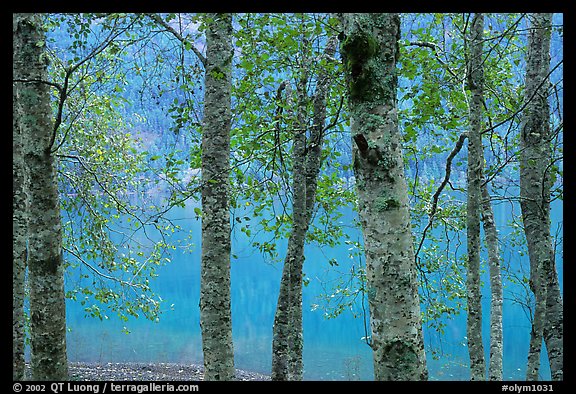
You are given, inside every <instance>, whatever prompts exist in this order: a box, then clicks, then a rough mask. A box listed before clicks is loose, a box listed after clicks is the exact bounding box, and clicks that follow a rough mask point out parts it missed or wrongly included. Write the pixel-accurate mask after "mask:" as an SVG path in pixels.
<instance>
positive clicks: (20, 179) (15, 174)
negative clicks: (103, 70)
mask: <svg viewBox="0 0 576 394" xmlns="http://www.w3.org/2000/svg"><path fill="white" fill-rule="evenodd" d="M17 20H18V16H17V15H14V19H13V29H14V32H16V29H17V23H16V22H17ZM16 43H17V42H14V44H15V45H14V53H15V54H16V50H17V48H16ZM18 44H20V43H18ZM17 74H18V69H17V67H16V62H14V63H13V75H14V76H16V75H17ZM17 86H18V84H17V83H15V84H13V85H12V100H13V101H12V379H13V380H23V379H24V370H25V365H24V347H25V346H24V340H25V332H24V324H25V315H24V297H25V292H24V287H25V286H24V280H25V274H26V239H27V224H26V212H27V200H28V197H27V195H26V194H27V192H26V189H27V184H26V182H27V176H26V168H25V164H24V158H23V153H22V134H21V132H20V126H19V124H18V122H19V116H20V115H19V113H18V108H17V96H18V93H17V91H16V90H17V89H18V87H17Z"/></svg>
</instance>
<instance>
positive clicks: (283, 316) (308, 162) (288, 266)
mask: <svg viewBox="0 0 576 394" xmlns="http://www.w3.org/2000/svg"><path fill="white" fill-rule="evenodd" d="M336 43H337V41H336V39H335V38H331V39H330V40H329V41H328V43H327V46H326V49H325V55H326V56H327V57H328V58H331V57H333V56H334V53H335V51H336ZM308 74H309V71H308V70H301V76H300V78H299V81H298V84H297V90H296V91H297V98H298V100H297V101H298V104H297V114H296V127H295V129H294V136H293V142H294V145H293V163H294V164H293V169H292V173H293V179H292V215H293V222H292V232H291V233H290V237H289V239H288V249H287V252H286V258H285V260H284V268H283V270H282V278H281V282H280V291H279V294H278V303H277V307H276V313H275V316H274V327H273V340H272V380H302V377H303V360H302V350H303V331H302V269H303V265H304V260H305V257H304V245H305V242H306V233H307V231H308V228H309V226H310V222H311V220H312V213H313V210H314V203H315V198H316V187H317V179H318V173H319V171H320V166H321V153H322V143H323V139H324V123H325V120H326V96H327V92H328V88H329V86H330V77H329V75H328V73H327V72H322V71H321V72H320V73H319V75H318V78H317V86H316V93H315V96H314V99H313V111H314V112H313V124H312V127H311V129H310V137H309V138H307V137H306V125H307V124H308V122H307V116H306V101H307V96H306V84H307V81H308V79H309V75H308ZM286 91H287V93H286V94H287V96H289V95H290V89H287V90H286Z"/></svg>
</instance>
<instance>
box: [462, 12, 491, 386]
mask: <svg viewBox="0 0 576 394" xmlns="http://www.w3.org/2000/svg"><path fill="white" fill-rule="evenodd" d="M483 31H484V16H483V15H482V14H480V13H476V14H474V17H473V19H472V26H471V37H470V51H469V54H468V64H467V74H468V75H467V77H468V86H469V88H470V91H471V94H472V97H471V101H470V117H469V119H470V131H469V133H468V174H467V182H468V185H467V186H468V196H467V209H466V235H467V238H466V239H467V251H468V271H467V275H466V289H467V304H468V314H467V325H466V332H467V337H468V353H469V357H470V379H471V380H485V377H486V366H485V363H484V345H483V343H482V291H481V289H480V208H481V200H482V191H481V184H482V180H483V175H482V174H483V167H484V153H483V148H482V135H481V134H480V132H481V130H482V113H483V104H482V102H483V84H484V66H483V56H482V35H483Z"/></svg>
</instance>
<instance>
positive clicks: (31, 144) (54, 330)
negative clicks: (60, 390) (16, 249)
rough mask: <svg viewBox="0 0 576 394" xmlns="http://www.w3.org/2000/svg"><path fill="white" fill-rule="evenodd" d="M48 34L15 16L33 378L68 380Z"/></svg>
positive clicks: (31, 18)
mask: <svg viewBox="0 0 576 394" xmlns="http://www.w3.org/2000/svg"><path fill="white" fill-rule="evenodd" d="M45 42H46V39H45V35H44V31H43V30H42V19H41V16H40V15H38V14H17V15H15V16H14V50H15V53H14V63H15V74H16V75H15V76H16V79H18V80H21V81H22V80H23V81H29V82H19V85H18V89H17V92H18V97H17V106H18V113H19V116H18V124H19V128H20V130H21V133H22V136H23V141H24V142H25V144H24V148H23V152H24V157H25V162H26V164H27V166H28V174H29V179H30V182H29V202H30V207H29V215H28V234H29V248H28V269H29V279H30V282H29V283H30V318H31V338H30V340H31V366H32V379H33V380H66V379H67V378H68V362H67V357H66V309H65V306H66V304H65V299H64V265H63V260H62V227H61V222H60V204H59V202H58V183H57V178H56V167H55V163H54V157H53V155H52V153H51V152H50V148H51V146H50V145H51V141H52V139H53V133H54V124H53V122H52V110H51V107H50V92H49V90H48V89H49V85H47V84H46V83H43V82H40V81H47V80H48V73H47V64H48V62H47V57H46V53H45V50H44V49H45Z"/></svg>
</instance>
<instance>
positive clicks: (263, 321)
mask: <svg viewBox="0 0 576 394" xmlns="http://www.w3.org/2000/svg"><path fill="white" fill-rule="evenodd" d="M193 208H194V206H193V205H189V206H187V207H186V208H178V209H175V210H174V211H172V212H171V217H172V218H173V219H182V220H179V221H178V224H180V225H182V226H183V227H184V229H185V230H191V231H192V243H193V244H194V245H195V246H194V248H193V249H192V250H191V251H184V250H181V249H178V250H177V251H175V252H174V253H173V255H172V256H171V257H172V262H171V263H169V264H168V265H167V266H164V267H161V269H160V270H159V272H158V273H159V274H160V276H159V277H158V278H156V280H155V281H154V282H153V288H154V289H155V291H156V292H157V293H158V294H160V295H161V297H162V298H163V299H164V300H165V302H164V305H165V307H164V308H163V310H164V313H163V314H162V315H161V317H160V320H159V322H151V321H148V320H145V319H143V318H140V319H137V320H130V321H129V322H128V323H125V322H121V321H119V319H117V318H116V317H115V316H114V315H109V316H110V319H108V320H104V321H100V320H98V319H92V318H85V317H84V315H85V313H84V311H83V308H82V307H81V306H80V305H79V304H78V303H75V302H72V301H68V310H67V319H68V326H69V327H70V332H69V334H68V353H69V358H70V360H71V361H92V362H127V361H133V362H177V363H187V362H196V363H201V361H202V346H201V336H200V335H201V334H200V324H199V309H198V304H199V294H200V274H199V269H200V221H198V220H196V219H194V218H195V214H194V211H193ZM518 213H519V211H518V212H510V208H508V207H507V206H506V205H505V204H500V205H497V206H496V207H495V214H496V218H497V224H498V226H499V229H500V236H501V242H505V239H506V234H507V230H506V228H505V227H504V224H505V223H506V221H507V220H508V218H509V217H510V215H511V214H518ZM553 217H554V218H555V223H554V224H553V226H552V227H553V228H555V224H556V222H557V221H559V220H562V205H561V204H556V205H555V207H554V210H553ZM340 220H341V221H342V225H349V224H350V223H352V220H353V213H351V212H346V213H345V215H344V216H343V217H342V218H341V219H340ZM347 233H348V234H349V235H350V238H351V239H352V240H356V239H359V238H360V237H361V235H360V234H359V232H358V231H357V230H352V229H350V230H347ZM183 236H184V235H183ZM463 239H465V235H464V237H463ZM243 242H246V241H245V238H244V236H243V234H240V232H239V231H238V234H237V235H235V236H233V251H232V252H233V253H234V254H236V255H237V256H238V258H237V259H233V260H232V273H231V275H232V319H233V335H234V350H235V365H236V367H237V368H241V369H246V370H252V371H256V372H261V373H266V374H268V373H270V364H271V351H272V345H271V343H272V322H273V318H274V310H275V306H276V301H277V294H278V289H279V283H280V277H281V272H282V270H281V267H282V265H281V264H273V263H270V262H267V261H265V259H264V258H263V257H262V256H261V255H260V254H259V253H258V252H253V251H251V250H250V249H248V247H247V245H246V244H243ZM349 247H350V246H349V245H346V244H343V245H340V246H338V247H335V248H322V249H320V248H318V247H317V246H313V245H309V246H307V249H306V256H307V257H306V262H305V267H304V271H305V276H306V277H307V278H308V279H309V284H308V285H307V286H306V287H304V294H303V305H304V315H303V324H304V378H305V379H306V380H371V379H373V369H372V360H371V351H370V348H369V347H368V346H367V345H366V343H365V342H364V341H363V340H362V338H363V337H364V336H365V332H364V322H363V319H362V318H354V317H353V316H352V313H350V312H344V313H343V314H341V315H340V316H339V317H338V318H335V319H326V318H325V317H324V315H323V311H322V309H316V310H313V307H312V305H313V304H317V303H319V300H318V296H319V295H320V294H322V293H324V292H325V290H323V289H324V287H326V286H328V287H329V284H330V283H331V282H330V281H331V280H333V279H334V278H336V277H337V275H338V273H337V272H336V271H335V270H339V271H340V272H342V273H347V272H349V269H350V267H351V265H352V264H358V261H357V260H352V259H350V258H349V257H348V254H349V250H348V249H349ZM464 248H465V246H464ZM560 249H561V248H560ZM284 250H285V242H284V243H280V245H279V251H280V256H282V255H283V251H284ZM503 251H504V253H503V257H504V258H505V259H506V258H507V255H510V253H513V251H512V252H510V251H508V250H507V248H506V247H505V245H503ZM331 258H336V259H338V262H339V266H338V267H331V266H330V265H329V264H328V260H329V259H331ZM510 260H511V263H512V264H518V263H519V262H520V261H522V259H521V258H517V257H514V258H510ZM524 264H527V263H526V259H525V258H524ZM557 264H558V266H559V267H560V268H561V266H562V260H561V254H560V255H559V256H558V261H557ZM560 280H561V281H562V276H561V269H560ZM484 282H485V283H486V284H487V283H488V278H487V275H486V274H484ZM505 286H506V287H505V290H504V291H505V297H506V296H507V295H510V294H511V292H512V291H515V290H517V289H515V288H514V285H511V284H509V283H506V282H505ZM171 304H174V305H173V308H172V309H170V305H171ZM356 312H360V310H359V309H358V308H356ZM483 313H484V343H485V348H486V354H487V356H488V353H489V352H488V341H489V338H488V333H489V326H488V323H489V322H488V319H489V288H488V286H487V285H486V286H485V288H484V298H483ZM503 324H504V378H505V379H507V380H511V379H512V380H522V379H523V378H524V376H525V364H526V360H527V354H528V343H529V330H530V323H529V320H528V319H527V317H526V315H525V313H524V311H523V309H522V308H521V307H520V306H518V305H517V304H515V303H514V302H512V301H510V300H505V302H504V322H503ZM124 326H127V327H128V329H129V330H130V331H131V333H130V334H125V333H123V332H122V327H124ZM424 336H425V342H426V346H427V348H429V347H430V346H431V345H433V346H434V347H435V348H437V349H440V350H441V356H440V359H439V360H433V359H432V357H431V355H430V352H427V356H428V367H429V371H430V379H432V380H465V379H468V378H469V372H468V367H467V362H468V361H467V348H466V339H465V336H466V317H465V314H462V315H460V316H457V317H456V318H454V319H452V320H449V321H447V327H446V333H445V334H444V335H443V336H438V335H437V334H436V333H435V332H433V331H431V330H429V329H427V330H425V332H424ZM543 361H545V359H544V358H543ZM543 365H544V367H543V368H542V371H541V374H542V377H544V378H549V369H548V368H547V367H546V366H545V363H543Z"/></svg>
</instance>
